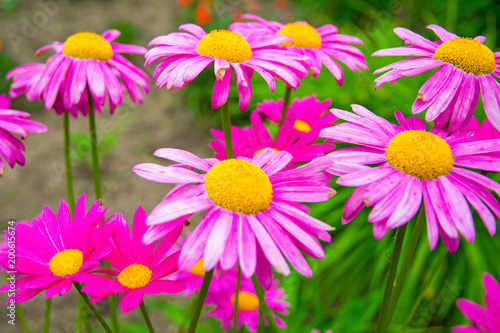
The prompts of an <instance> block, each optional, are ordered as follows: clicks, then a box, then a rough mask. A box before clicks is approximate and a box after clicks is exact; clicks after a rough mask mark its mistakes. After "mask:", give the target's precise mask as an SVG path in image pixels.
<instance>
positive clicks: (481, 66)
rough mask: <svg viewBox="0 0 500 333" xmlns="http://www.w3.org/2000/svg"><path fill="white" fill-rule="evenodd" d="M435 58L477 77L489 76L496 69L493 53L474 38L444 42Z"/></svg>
mask: <svg viewBox="0 0 500 333" xmlns="http://www.w3.org/2000/svg"><path fill="white" fill-rule="evenodd" d="M433 58H434V59H439V60H441V61H446V62H449V63H450V64H452V65H454V66H455V67H457V68H460V69H462V70H464V71H466V72H467V73H472V74H475V75H481V74H488V73H491V72H493V70H494V69H495V56H494V55H493V52H491V50H490V49H489V48H488V47H487V46H485V45H484V44H482V43H481V42H480V41H478V40H476V39H472V38H454V39H451V40H449V41H447V42H444V43H443V44H441V45H440V46H439V47H438V48H437V49H436V52H434V57H433Z"/></svg>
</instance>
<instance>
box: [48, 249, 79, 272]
mask: <svg viewBox="0 0 500 333" xmlns="http://www.w3.org/2000/svg"><path fill="white" fill-rule="evenodd" d="M82 264H83V253H82V251H80V250H76V249H71V250H64V251H61V252H58V253H56V255H55V256H53V257H52V259H50V261H49V268H50V271H51V272H52V273H53V274H54V275H55V276H60V277H65V276H66V275H72V274H75V273H78V271H79V270H80V267H82Z"/></svg>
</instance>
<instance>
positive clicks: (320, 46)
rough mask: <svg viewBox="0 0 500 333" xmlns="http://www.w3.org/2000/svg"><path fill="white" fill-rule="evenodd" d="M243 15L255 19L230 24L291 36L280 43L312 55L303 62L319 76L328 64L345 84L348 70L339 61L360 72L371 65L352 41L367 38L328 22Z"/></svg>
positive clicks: (241, 30) (239, 28) (240, 28)
mask: <svg viewBox="0 0 500 333" xmlns="http://www.w3.org/2000/svg"><path fill="white" fill-rule="evenodd" d="M241 18H242V19H248V20H251V21H250V22H235V23H233V24H231V26H230V27H229V28H230V29H231V30H233V31H236V32H238V33H240V34H242V35H245V36H247V35H251V34H255V33H257V32H259V33H261V32H263V31H264V32H266V33H268V34H269V37H268V38H270V39H272V38H273V37H274V36H287V37H288V38H290V40H289V41H284V42H281V43H280V46H281V47H282V48H283V49H285V50H287V51H290V52H293V53H296V54H304V55H306V56H308V59H305V60H303V64H304V65H305V67H306V68H307V69H309V70H311V72H312V74H313V76H315V77H316V76H317V75H318V74H319V72H320V70H321V66H322V65H325V67H326V68H328V70H329V71H330V72H331V73H332V75H333V77H334V78H335V80H336V81H337V83H338V84H339V85H342V83H343V81H344V73H343V71H342V68H341V67H340V65H339V64H338V61H340V62H343V63H344V64H345V65H346V66H347V67H349V69H350V70H352V71H354V72H359V73H360V74H361V68H362V69H365V70H367V69H368V67H367V66H366V61H365V56H364V55H363V53H362V52H361V51H360V50H359V49H358V48H356V47H354V46H352V45H350V44H363V42H362V41H361V40H360V39H359V38H357V37H354V36H349V35H341V34H338V33H337V32H338V29H337V27H335V26H334V25H331V24H326V25H323V26H321V27H318V28H315V27H313V26H312V25H310V24H309V23H307V22H304V21H297V22H293V23H287V24H282V23H280V22H274V21H267V20H264V19H263V18H261V17H259V16H257V15H253V14H243V15H241Z"/></svg>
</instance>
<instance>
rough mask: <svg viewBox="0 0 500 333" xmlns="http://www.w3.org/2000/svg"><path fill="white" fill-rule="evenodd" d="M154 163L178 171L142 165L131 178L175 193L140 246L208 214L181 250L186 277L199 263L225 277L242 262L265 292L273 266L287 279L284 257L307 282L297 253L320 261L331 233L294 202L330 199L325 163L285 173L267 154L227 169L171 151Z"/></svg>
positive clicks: (282, 160)
mask: <svg viewBox="0 0 500 333" xmlns="http://www.w3.org/2000/svg"><path fill="white" fill-rule="evenodd" d="M155 155H156V156H158V157H162V158H166V159H169V160H172V161H175V162H178V163H180V164H177V165H171V166H167V167H165V166H161V165H157V164H152V163H143V164H139V165H136V166H135V167H134V172H135V173H136V174H138V175H139V176H141V177H144V178H146V179H149V180H153V181H157V182H163V183H178V184H179V185H178V186H177V187H175V188H174V190H172V192H170V193H169V194H168V195H167V196H166V197H165V199H164V201H163V202H162V203H160V204H159V205H158V206H157V207H156V208H155V209H154V210H153V211H152V212H151V215H149V217H148V219H147V221H146V223H147V224H148V225H149V226H150V228H149V229H148V232H146V234H145V238H144V241H145V242H147V243H149V242H151V241H154V240H156V239H157V238H159V237H161V236H162V235H163V233H164V230H168V229H170V228H173V227H174V226H178V225H179V224H182V223H183V221H184V220H185V219H186V218H188V217H189V216H191V215H192V214H194V213H197V212H201V211H205V210H207V213H206V214H205V215H204V216H203V218H202V219H201V221H200V223H199V224H198V225H197V226H196V228H195V229H194V231H193V232H192V234H191V235H189V237H188V239H187V241H186V243H185V244H184V246H183V247H182V250H181V254H180V259H179V268H180V270H184V271H186V270H189V269H191V268H192V267H193V266H194V264H195V263H196V262H197V261H198V260H199V259H200V258H201V257H203V260H204V263H203V267H204V269H205V270H207V271H208V270H211V269H213V268H214V267H215V266H216V265H217V264H219V265H220V267H221V268H222V269H223V270H228V269H230V268H232V267H233V266H235V265H236V264H237V263H238V261H239V264H240V266H241V270H242V272H243V274H244V275H245V276H246V277H250V276H252V275H253V273H254V272H256V271H257V277H258V278H259V280H260V281H262V284H263V285H265V286H270V283H271V281H272V275H271V265H272V266H273V267H274V268H275V269H276V271H278V272H280V273H283V274H285V275H287V274H289V273H290V269H289V267H288V265H287V263H286V260H285V258H284V257H283V255H284V256H285V257H286V258H287V259H288V261H289V262H290V263H291V265H292V266H293V267H295V269H297V271H299V272H300V273H301V274H303V275H307V276H311V274H312V272H311V269H310V267H309V265H308V264H307V262H306V261H305V259H304V257H303V256H302V254H301V253H300V251H299V249H300V250H302V251H304V252H305V253H307V254H309V255H311V256H313V257H315V258H319V259H322V258H324V252H323V249H322V247H321V244H320V243H319V242H318V241H317V240H316V239H315V237H318V238H320V239H321V240H324V241H330V240H331V238H330V235H329V234H328V232H327V230H332V229H333V228H331V227H330V226H329V225H327V224H325V223H323V222H321V221H319V220H317V219H315V218H313V217H311V216H309V215H307V214H306V213H305V212H304V210H306V208H305V206H303V205H301V204H299V202H319V201H325V200H328V199H329V198H330V196H331V195H332V194H333V193H335V192H334V191H333V190H332V189H331V188H330V187H329V186H328V185H327V183H326V182H327V181H328V180H329V178H330V176H329V175H328V174H325V173H324V172H323V170H325V169H326V168H328V167H329V166H330V164H331V162H330V161H326V160H325V159H321V158H318V159H315V160H313V161H312V162H310V163H308V164H305V165H303V166H301V167H298V168H296V169H293V170H286V169H285V167H286V165H288V164H289V163H290V161H291V159H292V156H291V155H290V154H289V153H287V152H284V151H282V152H279V153H276V152H275V151H274V150H272V149H270V148H267V149H264V150H263V151H261V152H259V153H257V154H256V155H255V157H254V158H253V159H249V158H245V157H239V158H238V159H230V160H224V161H219V160H217V159H213V158H211V159H201V158H199V157H197V156H195V155H193V154H190V153H188V152H186V151H183V150H178V149H170V148H164V149H159V150H157V151H156V152H155ZM183 166H185V167H189V168H195V169H198V170H201V171H203V172H205V173H206V174H199V173H196V172H194V171H191V170H188V169H185V168H182V167H183ZM284 169H285V170H284ZM256 267H257V269H256Z"/></svg>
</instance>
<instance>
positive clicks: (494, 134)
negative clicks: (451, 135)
mask: <svg viewBox="0 0 500 333" xmlns="http://www.w3.org/2000/svg"><path fill="white" fill-rule="evenodd" d="M467 130H474V131H476V132H475V134H474V136H475V137H476V138H479V139H483V140H490V139H500V132H499V131H497V130H496V129H494V128H493V127H492V126H491V123H490V122H489V121H488V119H486V120H485V121H483V123H482V124H481V125H480V124H479V121H477V119H476V118H475V117H472V118H471V119H470V121H469V123H468V124H467V126H465V129H464V131H467Z"/></svg>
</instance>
